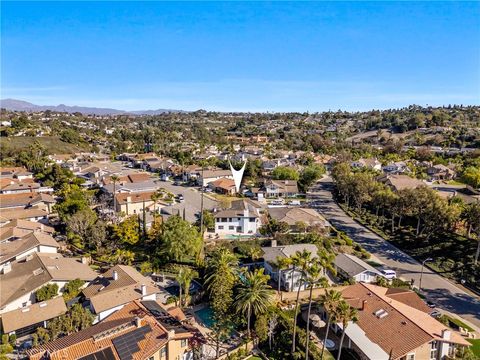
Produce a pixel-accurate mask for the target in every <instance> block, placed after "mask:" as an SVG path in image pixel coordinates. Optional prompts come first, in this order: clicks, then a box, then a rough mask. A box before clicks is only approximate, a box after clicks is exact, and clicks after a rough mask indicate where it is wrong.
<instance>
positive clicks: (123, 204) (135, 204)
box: [115, 191, 168, 216]
mask: <svg viewBox="0 0 480 360" xmlns="http://www.w3.org/2000/svg"><path fill="white" fill-rule="evenodd" d="M153 194H155V191H147V192H139V193H133V194H130V193H119V194H116V195H115V207H116V211H117V212H123V213H125V214H126V215H127V216H128V215H134V214H142V213H143V209H144V208H145V211H150V210H152V211H153V208H154V202H153V200H152V195H153ZM167 205H168V204H167V203H166V202H164V201H160V200H159V201H157V203H156V205H155V208H156V211H157V212H158V211H159V209H161V208H162V207H164V206H167Z"/></svg>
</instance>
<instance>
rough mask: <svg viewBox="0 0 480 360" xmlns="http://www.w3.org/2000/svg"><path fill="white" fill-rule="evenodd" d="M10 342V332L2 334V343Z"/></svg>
mask: <svg viewBox="0 0 480 360" xmlns="http://www.w3.org/2000/svg"><path fill="white" fill-rule="evenodd" d="M5 344H8V334H2V345H5Z"/></svg>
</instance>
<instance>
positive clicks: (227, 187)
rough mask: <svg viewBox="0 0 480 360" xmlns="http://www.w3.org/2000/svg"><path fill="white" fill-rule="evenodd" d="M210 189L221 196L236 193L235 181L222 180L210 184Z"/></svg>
mask: <svg viewBox="0 0 480 360" xmlns="http://www.w3.org/2000/svg"><path fill="white" fill-rule="evenodd" d="M208 187H209V188H211V189H212V190H213V191H215V192H217V193H219V194H225V195H234V194H235V193H236V188H235V181H233V180H232V179H227V178H220V179H218V180H215V181H212V182H211V183H209V184H208Z"/></svg>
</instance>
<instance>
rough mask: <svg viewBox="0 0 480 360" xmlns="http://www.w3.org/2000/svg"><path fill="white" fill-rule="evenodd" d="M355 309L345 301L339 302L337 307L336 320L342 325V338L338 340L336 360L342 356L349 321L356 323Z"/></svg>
mask: <svg viewBox="0 0 480 360" xmlns="http://www.w3.org/2000/svg"><path fill="white" fill-rule="evenodd" d="M357 315H358V312H357V309H355V308H353V307H351V306H350V305H349V304H348V303H347V302H346V301H345V300H343V301H341V302H340V303H339V304H338V307H337V316H338V318H337V320H338V321H339V322H341V323H342V337H341V338H340V345H339V348H338V355H337V360H340V356H341V355H342V346H343V340H344V339H345V333H346V332H347V327H348V324H349V323H350V321H354V322H355V321H357Z"/></svg>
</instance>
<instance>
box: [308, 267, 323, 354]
mask: <svg viewBox="0 0 480 360" xmlns="http://www.w3.org/2000/svg"><path fill="white" fill-rule="evenodd" d="M306 275H307V276H306V278H305V281H306V283H307V287H308V288H309V289H310V294H309V297H308V311H307V340H306V344H305V360H308V351H309V345H310V344H309V340H310V312H311V309H312V297H313V288H314V287H316V286H318V285H321V286H323V287H326V286H327V285H328V281H327V279H326V278H325V277H324V276H323V267H322V264H321V262H320V261H319V259H316V260H315V261H313V263H312V264H311V265H310V267H309V268H308V269H307V274H306Z"/></svg>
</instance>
